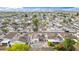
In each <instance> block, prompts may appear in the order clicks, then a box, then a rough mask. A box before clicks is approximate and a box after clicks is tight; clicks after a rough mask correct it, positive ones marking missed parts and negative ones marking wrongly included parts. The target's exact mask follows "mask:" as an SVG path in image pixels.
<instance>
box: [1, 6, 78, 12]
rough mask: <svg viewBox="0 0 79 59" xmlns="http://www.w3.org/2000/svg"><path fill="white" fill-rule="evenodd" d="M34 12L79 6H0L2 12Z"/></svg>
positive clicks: (73, 9) (69, 8)
mask: <svg viewBox="0 0 79 59" xmlns="http://www.w3.org/2000/svg"><path fill="white" fill-rule="evenodd" d="M14 11H15V12H16V11H17V12H18V11H23V12H33V11H79V7H21V8H10V7H0V12H14Z"/></svg>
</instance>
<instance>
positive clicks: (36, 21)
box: [32, 19, 39, 31]
mask: <svg viewBox="0 0 79 59" xmlns="http://www.w3.org/2000/svg"><path fill="white" fill-rule="evenodd" d="M32 22H33V25H34V31H38V26H39V20H38V19H33V20H32Z"/></svg>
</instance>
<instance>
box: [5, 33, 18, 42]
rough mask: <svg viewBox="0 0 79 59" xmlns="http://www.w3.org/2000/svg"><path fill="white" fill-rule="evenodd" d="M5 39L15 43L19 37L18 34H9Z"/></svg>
mask: <svg viewBox="0 0 79 59" xmlns="http://www.w3.org/2000/svg"><path fill="white" fill-rule="evenodd" d="M4 38H6V39H9V40H11V41H15V40H17V39H18V38H19V35H18V34H17V33H16V32H9V33H7V34H6V35H5V36H4Z"/></svg>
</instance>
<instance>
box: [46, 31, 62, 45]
mask: <svg viewBox="0 0 79 59" xmlns="http://www.w3.org/2000/svg"><path fill="white" fill-rule="evenodd" d="M47 36H48V38H47V40H48V41H49V42H54V43H60V42H62V41H63V39H62V38H61V37H59V36H58V35H57V34H56V33H52V32H51V33H47Z"/></svg>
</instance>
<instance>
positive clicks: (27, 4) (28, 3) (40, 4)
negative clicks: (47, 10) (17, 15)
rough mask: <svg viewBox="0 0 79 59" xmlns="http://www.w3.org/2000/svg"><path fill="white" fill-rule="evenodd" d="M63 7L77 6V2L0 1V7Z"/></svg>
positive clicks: (78, 1) (59, 0)
mask: <svg viewBox="0 0 79 59" xmlns="http://www.w3.org/2000/svg"><path fill="white" fill-rule="evenodd" d="M49 6H50V7H58V6H59V7H61V6H62V7H64V6H70V7H71V6H73V7H77V6H79V0H0V7H10V8H20V7H49Z"/></svg>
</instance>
